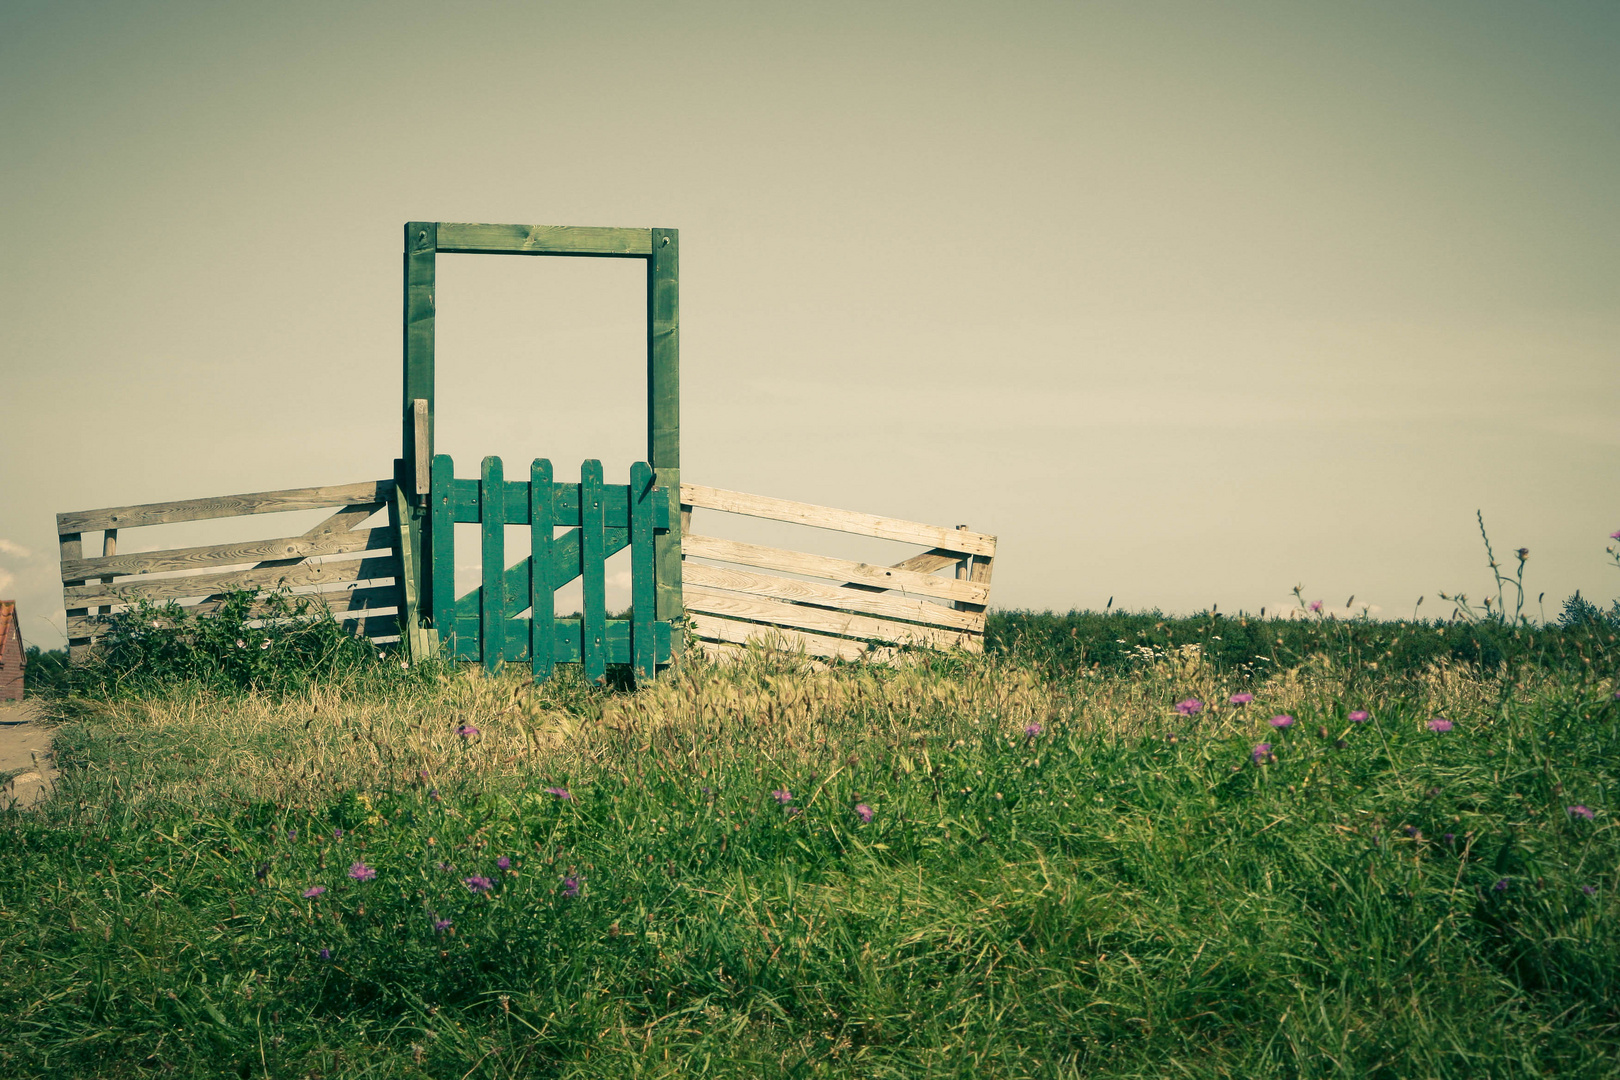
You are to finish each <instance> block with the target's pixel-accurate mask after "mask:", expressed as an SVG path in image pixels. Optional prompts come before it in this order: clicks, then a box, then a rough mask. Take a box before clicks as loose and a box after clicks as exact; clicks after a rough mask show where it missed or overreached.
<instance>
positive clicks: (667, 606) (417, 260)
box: [394, 221, 685, 659]
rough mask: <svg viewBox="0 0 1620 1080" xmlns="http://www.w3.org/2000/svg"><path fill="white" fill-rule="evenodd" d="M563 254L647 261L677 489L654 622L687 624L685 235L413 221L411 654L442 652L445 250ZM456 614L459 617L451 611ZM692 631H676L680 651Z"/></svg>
mask: <svg viewBox="0 0 1620 1080" xmlns="http://www.w3.org/2000/svg"><path fill="white" fill-rule="evenodd" d="M441 252H442V253H445V254H457V255H561V256H570V257H585V258H606V259H644V260H646V262H647V458H646V460H647V463H648V464H649V465H651V466H652V469H653V484H654V485H655V486H657V487H661V488H664V489H666V490H667V491H668V492H669V499H670V508H669V510H670V514H669V521H670V525H669V531H668V532H665V533H661V534H659V535H658V536H657V537H656V539H655V547H656V554H655V557H654V569H655V584H654V594H655V597H656V611H655V618H656V619H658V620H659V621H669V622H672V623H674V624H675V627H676V628H677V630H678V629H679V628H680V627H681V626H683V625H684V614H685V612H684V608H683V606H682V604H681V525H682V521H681V514H680V510H681V506H680V498H681V495H680V492H681V400H680V398H681V359H680V357H681V352H680V349H681V345H680V235H679V231H678V230H676V229H615V228H589V227H576V226H567V225H483V224H470V223H463V222H448V221H411V222H407V223H406V225H405V255H404V257H405V267H404V271H405V275H404V276H405V349H404V373H403V374H404V379H403V386H404V399H403V408H402V410H401V440H400V445H401V448H402V449H401V453H400V456H399V458H398V459H396V460H395V462H394V475H395V477H396V479H397V481H398V488H397V490H398V491H399V493H400V496H401V498H400V500H399V504H398V510H397V513H398V519H399V529H400V549H401V553H402V555H403V556H404V564H405V569H404V572H403V574H402V581H403V584H404V586H405V589H404V594H405V595H404V597H403V602H402V603H401V605H400V642H401V644H402V646H403V647H404V648H406V649H407V650H409V652H410V654H411V658H412V659H420V658H423V657H425V656H430V655H434V654H435V653H437V651H438V632H437V630H436V629H434V628H433V627H434V626H435V625H436V618H435V617H436V615H441V614H442V613H436V612H435V611H434V610H433V596H434V590H433V587H432V576H431V575H432V572H433V571H432V565H433V559H432V557H431V553H432V542H433V538H432V534H431V514H430V512H429V506H428V488H429V485H430V481H431V475H432V461H433V458H434V444H433V430H434V423H433V401H434V318H435V304H434V298H435V291H436V276H437V264H438V255H439V254H440V253H441ZM450 617H451V618H452V619H453V618H454V617H455V615H454V612H451V614H450ZM683 636H684V635H682V634H681V633H678V632H677V633H675V634H673V635H672V637H673V642H674V649H675V655H676V656H678V655H679V652H680V646H681V642H682V638H683Z"/></svg>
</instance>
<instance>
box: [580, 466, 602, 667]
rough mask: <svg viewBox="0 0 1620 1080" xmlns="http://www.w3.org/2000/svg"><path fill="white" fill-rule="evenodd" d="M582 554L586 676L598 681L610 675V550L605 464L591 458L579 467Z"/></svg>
mask: <svg viewBox="0 0 1620 1080" xmlns="http://www.w3.org/2000/svg"><path fill="white" fill-rule="evenodd" d="M579 518H580V522H579V554H580V578H581V582H580V584H581V586H582V589H583V591H584V599H583V602H582V605H581V606H582V609H583V614H584V616H585V632H584V633H585V636H584V640H583V641H582V647H583V648H584V655H583V658H582V659H581V663H583V664H584V665H585V678H586V679H588V680H590V681H591V682H596V681H597V680H598V679H600V678H602V676H604V675H606V674H607V654H606V652H605V646H606V632H607V628H606V623H607V567H606V563H607V551H606V550H605V548H606V537H604V536H603V535H602V463H601V462H600V461H597V460H596V459H595V458H589V459H587V460H586V461H585V463H584V464H583V465H581V466H580V467H579Z"/></svg>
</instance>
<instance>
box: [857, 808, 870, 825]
mask: <svg viewBox="0 0 1620 1080" xmlns="http://www.w3.org/2000/svg"><path fill="white" fill-rule="evenodd" d="M855 816H856V817H858V818H860V819H861V824H863V825H865V824H868V823H870V822H871V820H872V808H871V807H870V806H867V805H866V804H865V803H856V804H855Z"/></svg>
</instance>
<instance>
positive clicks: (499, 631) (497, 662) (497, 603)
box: [478, 456, 506, 675]
mask: <svg viewBox="0 0 1620 1080" xmlns="http://www.w3.org/2000/svg"><path fill="white" fill-rule="evenodd" d="M502 471H503V470H502V468H501V459H500V458H498V457H493V456H491V457H486V458H485V459H484V465H483V473H482V481H481V482H480V484H479V485H478V490H479V496H480V498H481V499H482V501H483V517H484V520H483V527H482V529H481V530H480V531H481V535H482V538H483V546H482V551H481V552H480V556H481V558H482V560H483V570H484V587H483V592H482V594H481V595H480V599H481V601H482V604H483V612H482V614H483V621H482V622H481V623H480V624H479V630H480V634H479V638H480V642H479V644H480V651H481V652H482V653H483V655H484V670H485V671H488V672H489V673H490V674H492V675H493V674H494V673H495V672H497V671H499V670H500V667H501V662H502V661H503V660H505V659H506V524H505V522H506V481H505V479H504V478H503V477H502V475H501V474H502Z"/></svg>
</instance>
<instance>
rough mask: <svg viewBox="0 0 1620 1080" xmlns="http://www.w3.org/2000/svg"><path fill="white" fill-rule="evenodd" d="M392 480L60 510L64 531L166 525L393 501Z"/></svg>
mask: <svg viewBox="0 0 1620 1080" xmlns="http://www.w3.org/2000/svg"><path fill="white" fill-rule="evenodd" d="M393 486H394V482H393V481H392V480H367V481H365V482H363V483H359V484H338V485H335V486H332V487H311V488H288V489H286V490H284V491H256V492H251V493H249V494H245V495H221V496H218V497H216V498H212V499H185V500H182V501H180V502H168V503H142V504H140V505H138V506H114V507H109V508H107V509H104V510H75V511H72V512H70V513H66V514H57V515H56V531H57V532H58V533H60V534H67V533H85V532H93V531H96V530H100V529H132V528H135V527H137V526H140V525H165V524H169V523H172V522H176V521H205V520H207V519H209V518H223V517H242V516H246V515H248V514H278V513H282V512H284V511H288V510H324V509H326V508H327V507H333V506H346V505H348V504H351V503H356V504H358V503H371V504H374V509H375V507H379V506H382V505H383V504H384V503H386V502H387V501H388V496H389V492H390V491H392V490H393Z"/></svg>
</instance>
